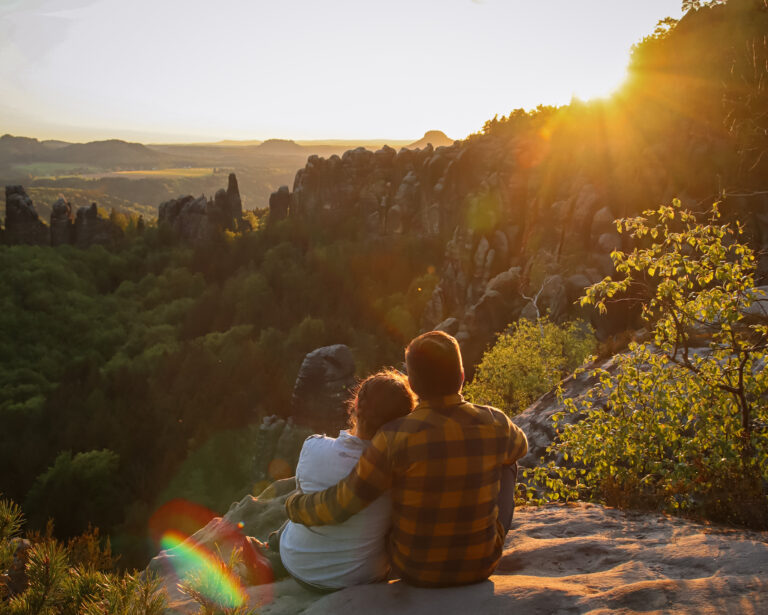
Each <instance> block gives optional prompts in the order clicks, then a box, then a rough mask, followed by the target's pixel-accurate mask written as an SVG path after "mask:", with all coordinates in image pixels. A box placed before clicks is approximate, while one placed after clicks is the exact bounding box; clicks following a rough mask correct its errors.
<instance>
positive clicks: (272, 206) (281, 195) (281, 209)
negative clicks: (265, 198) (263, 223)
mask: <svg viewBox="0 0 768 615" xmlns="http://www.w3.org/2000/svg"><path fill="white" fill-rule="evenodd" d="M290 207H291V192H290V190H288V186H280V188H279V189H278V191H277V192H273V193H272V194H271V195H270V197H269V222H270V223H274V222H278V221H279V220H284V219H285V218H287V217H288V210H289V209H290Z"/></svg>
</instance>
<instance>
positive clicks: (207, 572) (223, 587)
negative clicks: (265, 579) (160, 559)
mask: <svg viewBox="0 0 768 615" xmlns="http://www.w3.org/2000/svg"><path fill="white" fill-rule="evenodd" d="M160 546H161V547H162V548H163V549H164V550H170V549H175V552H174V559H173V562H174V567H175V568H176V570H177V571H179V572H181V571H182V570H183V571H185V572H189V571H194V572H195V574H196V575H199V578H200V579H201V580H202V581H203V582H202V583H201V586H200V587H199V588H196V589H198V590H199V591H200V592H201V593H203V594H204V595H205V596H206V598H208V599H209V600H212V601H215V602H217V603H218V604H220V605H221V606H223V607H227V608H234V607H239V606H241V605H242V604H243V603H244V602H245V601H246V600H247V599H248V595H247V594H246V593H245V589H244V588H243V585H242V583H241V582H240V579H239V577H238V576H237V575H236V574H235V573H233V572H232V571H230V570H228V569H227V567H226V566H225V565H224V564H223V562H222V561H221V559H220V558H218V557H217V556H215V555H214V554H213V553H211V552H210V551H209V550H208V549H206V548H205V547H203V546H202V545H197V544H195V543H194V542H193V541H192V540H190V539H189V537H188V536H185V535H184V534H182V533H180V532H176V531H174V530H170V531H168V532H166V533H165V534H163V536H162V538H161V539H160Z"/></svg>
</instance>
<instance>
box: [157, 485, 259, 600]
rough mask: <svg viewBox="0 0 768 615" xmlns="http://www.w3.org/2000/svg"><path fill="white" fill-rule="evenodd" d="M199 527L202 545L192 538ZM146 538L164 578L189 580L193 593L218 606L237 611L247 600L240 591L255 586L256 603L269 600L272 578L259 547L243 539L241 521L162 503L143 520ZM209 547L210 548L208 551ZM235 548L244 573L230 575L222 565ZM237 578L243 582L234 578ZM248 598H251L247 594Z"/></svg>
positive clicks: (179, 501)
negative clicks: (194, 582)
mask: <svg viewBox="0 0 768 615" xmlns="http://www.w3.org/2000/svg"><path fill="white" fill-rule="evenodd" d="M203 527H205V532H204V535H205V539H204V541H205V543H206V544H202V542H200V541H198V540H197V539H196V537H195V536H194V534H195V533H196V532H197V531H198V530H200V529H201V528H203ZM149 530H150V535H151V537H152V539H153V541H154V542H155V544H156V546H157V547H158V548H159V549H160V550H161V558H160V559H161V562H162V563H161V565H163V566H164V567H165V574H166V575H169V576H171V577H175V578H176V579H177V580H180V581H181V580H183V579H184V578H185V577H186V576H187V575H190V574H192V575H194V577H195V578H196V580H198V581H199V586H197V585H196V586H195V589H196V590H197V591H199V592H200V593H202V594H203V595H205V596H206V597H207V598H208V599H210V600H212V601H215V602H217V603H218V604H220V605H221V606H222V607H226V608H237V607H239V606H242V605H243V604H245V603H246V602H248V600H249V595H248V593H247V592H246V587H249V586H252V585H257V586H259V588H260V589H259V598H258V601H259V602H260V603H261V604H265V603H269V602H271V601H272V590H271V585H269V584H271V583H272V582H273V581H274V575H273V572H272V568H271V566H270V563H269V561H268V559H267V558H266V557H265V556H264V555H263V554H262V552H261V549H262V548H263V546H262V545H260V544H259V543H258V541H257V540H255V539H253V538H251V537H249V536H246V535H245V533H244V531H245V524H244V523H243V522H242V521H239V522H232V523H230V522H228V521H226V520H225V519H223V518H221V517H217V516H216V514H215V513H214V512H213V511H211V510H208V509H207V508H205V507H203V506H200V505H198V504H194V503H193V502H188V501H186V500H182V499H176V500H172V501H170V502H167V503H166V504H164V505H163V506H162V507H161V508H160V509H158V510H157V512H155V514H154V515H152V518H151V519H150V521H149ZM210 545H213V546H210ZM233 549H240V551H241V561H242V567H243V569H244V570H241V569H240V566H239V565H238V566H237V572H234V571H233V570H230V568H229V567H228V566H227V564H226V563H225V561H226V560H227V559H228V556H229V553H230V552H232V550H233ZM238 573H240V574H242V575H243V578H242V579H241V577H240V576H239V575H238ZM251 597H253V595H251Z"/></svg>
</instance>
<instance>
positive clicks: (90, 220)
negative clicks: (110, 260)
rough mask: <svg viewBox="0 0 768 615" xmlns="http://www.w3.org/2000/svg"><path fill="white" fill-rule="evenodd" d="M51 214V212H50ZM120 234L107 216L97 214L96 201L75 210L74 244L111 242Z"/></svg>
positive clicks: (84, 246)
mask: <svg viewBox="0 0 768 615" xmlns="http://www.w3.org/2000/svg"><path fill="white" fill-rule="evenodd" d="M51 215H53V214H51ZM119 234H121V231H120V229H119V228H117V227H116V226H115V225H114V224H112V222H110V221H109V220H108V219H107V218H102V217H100V216H99V209H98V207H97V206H96V203H92V204H91V206H90V207H80V208H78V210H77V216H76V217H75V224H74V244H75V245H76V246H78V247H80V248H87V247H89V246H94V245H105V244H109V243H112V241H114V239H115V237H116V236H117V235H119Z"/></svg>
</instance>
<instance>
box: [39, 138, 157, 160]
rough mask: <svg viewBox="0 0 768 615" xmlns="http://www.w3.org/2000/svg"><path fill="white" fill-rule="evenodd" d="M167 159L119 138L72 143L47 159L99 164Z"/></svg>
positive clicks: (146, 148) (137, 144) (140, 145)
mask: <svg viewBox="0 0 768 615" xmlns="http://www.w3.org/2000/svg"><path fill="white" fill-rule="evenodd" d="M168 159H169V158H168V156H166V155H165V154H163V153H161V152H157V151H154V150H151V149H149V148H148V147H147V146H145V145H142V144H141V143H128V142H126V141H121V140H119V139H109V140H108V141H92V142H90V143H73V144H72V145H67V146H66V147H62V148H59V149H57V150H55V151H53V152H51V153H50V154H49V155H48V160H49V161H54V162H77V163H84V164H94V165H99V166H114V165H121V166H129V165H151V164H162V163H164V162H167V161H168Z"/></svg>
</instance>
